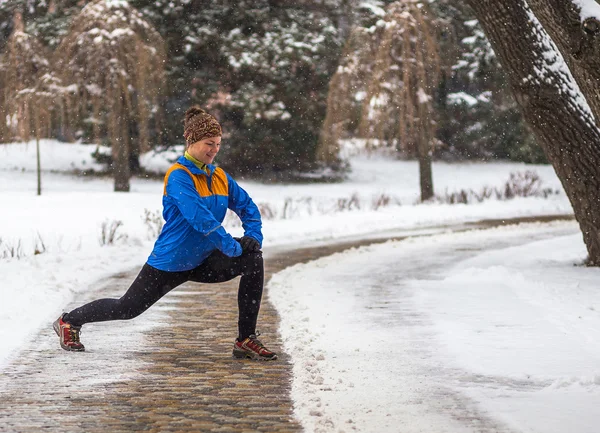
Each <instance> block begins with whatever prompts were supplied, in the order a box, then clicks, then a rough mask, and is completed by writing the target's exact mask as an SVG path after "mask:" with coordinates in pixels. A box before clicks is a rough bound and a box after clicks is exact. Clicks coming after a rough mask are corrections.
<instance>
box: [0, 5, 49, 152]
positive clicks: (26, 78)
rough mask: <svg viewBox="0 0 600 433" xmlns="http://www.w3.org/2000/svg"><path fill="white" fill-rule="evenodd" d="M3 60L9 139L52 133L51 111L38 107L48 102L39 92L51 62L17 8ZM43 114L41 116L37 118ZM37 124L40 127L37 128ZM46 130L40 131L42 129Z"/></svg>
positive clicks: (2, 111) (4, 114)
mask: <svg viewBox="0 0 600 433" xmlns="http://www.w3.org/2000/svg"><path fill="white" fill-rule="evenodd" d="M3 57H4V60H3V62H2V73H1V75H2V76H1V77H0V80H1V81H2V82H1V84H2V87H1V88H2V89H3V92H2V93H3V94H2V96H1V98H2V99H3V101H2V109H0V115H2V123H3V126H4V132H3V131H2V128H0V134H2V135H4V136H5V138H8V139H17V140H25V141H27V140H29V139H30V138H31V136H32V134H33V133H34V132H35V133H36V135H41V136H47V135H48V134H49V124H50V116H51V113H50V111H44V112H41V111H40V110H38V109H37V108H38V107H39V106H40V104H43V103H44V102H45V101H44V100H43V99H44V96H42V95H43V92H41V91H40V81H41V78H42V77H43V76H44V75H46V74H47V73H48V72H49V67H50V65H49V61H48V56H47V51H46V49H45V47H44V46H43V45H42V44H41V43H40V42H39V41H38V40H37V39H36V38H35V37H33V36H31V35H29V34H27V33H25V30H24V24H23V18H22V14H21V12H20V11H16V12H15V15H14V18H13V32H12V33H11V35H10V37H9V39H8V42H7V46H6V52H5V54H4V56H3ZM37 116H40V117H41V118H40V117H37ZM36 126H37V128H36ZM42 126H45V129H44V130H43V132H42V131H40V128H41V127H42Z"/></svg>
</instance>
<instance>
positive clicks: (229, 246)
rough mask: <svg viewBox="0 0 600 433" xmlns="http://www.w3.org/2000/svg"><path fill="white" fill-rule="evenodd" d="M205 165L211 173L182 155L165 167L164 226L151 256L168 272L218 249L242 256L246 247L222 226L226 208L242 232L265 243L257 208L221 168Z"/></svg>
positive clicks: (186, 267) (154, 263)
mask: <svg viewBox="0 0 600 433" xmlns="http://www.w3.org/2000/svg"><path fill="white" fill-rule="evenodd" d="M207 167H208V169H209V171H210V174H207V173H206V172H205V171H203V170H201V169H199V168H198V167H196V165H195V164H194V163H193V162H191V161H188V160H187V159H186V158H184V157H183V156H182V157H180V158H179V159H178V160H177V162H176V163H175V164H174V165H173V166H172V167H171V168H170V169H169V170H168V171H167V174H166V175H165V186H164V193H163V217H164V219H165V225H164V226H163V229H162V232H161V233H160V235H159V237H158V239H157V240H156V243H155V244H154V249H153V250H152V253H151V254H150V257H149V258H148V264H149V265H150V266H153V267H155V268H157V269H160V270H161V271H168V272H176V271H187V270H190V269H194V268H195V267H196V266H198V265H199V264H200V263H202V262H203V261H204V260H205V259H206V258H207V257H208V256H209V255H210V254H211V253H212V252H213V251H215V250H221V251H222V252H223V253H224V254H225V255H227V256H229V257H237V256H240V255H241V254H242V247H241V246H240V244H239V243H238V242H237V241H236V240H235V239H233V237H231V235H230V234H229V233H227V232H226V231H225V229H224V228H223V226H222V225H221V223H222V222H223V220H224V219H225V214H226V213H227V209H228V208H229V209H231V210H232V211H234V212H235V213H236V214H237V215H238V216H239V217H240V219H241V220H242V227H243V228H244V235H245V236H251V237H253V238H254V239H256V240H257V241H258V242H259V243H260V244H261V245H262V240H263V236H262V232H261V228H262V221H261V218H260V212H259V210H258V207H257V206H256V205H255V204H254V202H253V201H252V199H251V198H250V196H249V195H248V193H247V192H246V191H244V190H243V189H242V188H241V187H240V186H239V185H238V184H237V182H235V181H234V180H233V178H232V177H231V176H229V174H227V173H226V172H225V171H224V170H223V169H221V168H218V167H215V166H214V165H208V166H207Z"/></svg>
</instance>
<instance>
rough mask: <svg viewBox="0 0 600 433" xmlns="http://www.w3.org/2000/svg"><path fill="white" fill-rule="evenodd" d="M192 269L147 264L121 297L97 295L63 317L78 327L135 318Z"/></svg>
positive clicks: (177, 284)
mask: <svg viewBox="0 0 600 433" xmlns="http://www.w3.org/2000/svg"><path fill="white" fill-rule="evenodd" d="M188 276H189V271H186V272H165V271H160V270H158V269H156V268H153V267H152V266H150V265H148V264H145V265H144V267H143V268H142V270H141V271H140V273H139V275H138V276H137V278H136V279H135V281H134V282H133V283H132V284H131V287H129V289H128V290H127V292H126V293H125V294H124V295H123V296H122V297H121V298H119V299H98V300H96V301H92V302H90V303H89V304H85V305H83V306H81V307H79V308H76V309H74V310H73V311H71V312H70V313H67V314H65V315H64V316H63V321H65V322H67V323H69V324H71V325H73V326H76V327H79V326H82V325H84V324H86V323H90V322H104V321H107V320H127V319H133V318H134V317H137V316H139V315H140V314H142V313H143V312H144V311H146V310H147V309H148V308H150V306H152V305H153V304H154V303H155V302H156V301H158V300H159V299H160V298H162V297H163V296H164V295H166V294H167V293H168V292H169V291H171V290H172V289H174V288H175V287H177V286H179V285H180V284H183V283H184V282H186V281H187V280H188Z"/></svg>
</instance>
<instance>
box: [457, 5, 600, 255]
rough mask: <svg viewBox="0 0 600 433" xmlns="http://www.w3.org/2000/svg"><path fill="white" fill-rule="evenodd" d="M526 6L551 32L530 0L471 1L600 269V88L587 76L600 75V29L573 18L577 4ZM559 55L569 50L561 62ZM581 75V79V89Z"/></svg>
mask: <svg viewBox="0 0 600 433" xmlns="http://www.w3.org/2000/svg"><path fill="white" fill-rule="evenodd" d="M529 1H530V2H531V4H532V5H534V7H535V8H536V11H537V12H539V14H540V15H539V16H540V18H541V19H542V21H544V22H545V23H546V25H547V26H548V27H547V29H548V31H546V27H545V26H543V25H542V24H541V23H540V21H539V20H538V16H537V15H536V14H534V12H533V11H532V10H531V9H530V7H529V4H528V2H527V1H526V0H468V3H469V4H470V6H471V7H472V8H473V10H474V12H475V14H476V15H477V17H478V19H479V21H480V23H481V25H482V27H483V29H484V31H485V32H486V35H487V36H488V38H489V40H490V42H491V44H492V47H493V48H494V51H495V52H496V54H497V55H498V57H499V59H500V61H501V63H502V65H503V67H504V69H505V70H506V72H507V74H508V77H509V80H510V84H511V87H512V89H513V93H514V95H515V99H516V100H517V102H518V103H519V105H520V106H521V108H522V110H523V113H524V116H525V119H526V121H527V122H528V124H529V125H530V126H531V129H532V131H533V132H534V134H535V136H536V138H537V141H538V143H539V144H540V146H541V147H542V148H543V149H544V152H545V153H546V156H547V157H548V160H549V161H550V162H551V163H552V166H553V167H554V170H555V171H556V174H557V175H558V177H559V179H560V180H561V182H562V185H563V187H564V189H565V191H566V193H567V196H568V197H569V200H570V202H571V205H572V206H573V210H574V213H575V218H576V219H577V221H578V222H579V225H580V228H581V231H582V234H583V240H584V242H585V244H586V247H587V251H588V255H589V256H588V263H589V264H590V265H594V266H599V265H600V131H599V129H598V123H597V119H598V117H597V116H596V117H595V116H594V114H595V113H596V112H597V108H595V107H596V106H597V104H598V89H599V87H598V81H597V79H596V80H590V79H589V77H593V76H595V74H598V70H597V69H596V66H594V65H596V64H597V62H598V58H597V56H595V57H594V54H593V53H596V52H597V51H596V50H597V46H598V45H597V44H598V41H597V39H596V38H595V35H596V33H597V27H596V24H595V23H594V22H593V21H590V20H579V21H578V20H577V19H576V15H573V13H574V12H580V7H579V6H576V4H578V3H579V2H572V1H568V0H562V1H553V0H544V2H543V3H544V4H542V2H537V1H536V0H529ZM549 33H550V34H552V35H553V36H554V38H555V39H554V38H552V37H551V36H550V34H549ZM555 41H556V42H555ZM557 45H558V46H557ZM559 47H562V49H561V50H559ZM561 51H563V52H564V53H566V54H565V56H564V57H563V55H561ZM590 54H592V55H591V56H590ZM588 56H590V57H588ZM586 57H588V60H587V61H586V60H585V58H586ZM568 66H570V67H571V69H570V68H569V67H568ZM571 70H572V71H573V74H572V73H571ZM574 77H575V78H574ZM576 78H577V79H578V80H579V81H581V80H582V79H583V81H581V87H580V86H578V83H577V81H576ZM584 81H585V82H584ZM584 95H585V97H584ZM588 102H589V105H588Z"/></svg>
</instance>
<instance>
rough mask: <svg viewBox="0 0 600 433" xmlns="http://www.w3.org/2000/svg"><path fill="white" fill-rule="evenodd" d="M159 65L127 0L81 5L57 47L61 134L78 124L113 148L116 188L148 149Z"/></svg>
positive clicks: (151, 33) (148, 34) (155, 38)
mask: <svg viewBox="0 0 600 433" xmlns="http://www.w3.org/2000/svg"><path fill="white" fill-rule="evenodd" d="M164 63H165V46H164V41H163V39H162V38H161V36H160V35H159V33H158V32H157V31H156V30H155V29H154V28H153V27H152V26H151V25H150V24H149V23H148V22H147V21H145V20H144V19H143V17H142V15H141V14H140V13H139V12H138V11H137V10H135V9H134V8H132V7H131V6H130V5H129V3H128V2H126V1H117V0H94V1H92V2H90V3H88V4H87V5H86V6H85V7H84V8H83V9H82V11H81V12H80V13H79V15H78V16H77V17H75V19H74V21H73V23H72V25H71V27H70V29H69V33H68V34H67V36H66V37H65V38H64V40H63V41H62V42H61V44H60V45H59V46H58V48H57V51H56V57H55V70H56V72H57V75H58V76H59V78H60V80H61V82H62V89H63V92H62V94H63V97H62V100H61V109H60V111H61V115H60V121H61V125H62V128H63V130H64V131H65V136H67V137H68V136H69V135H73V134H74V133H75V131H76V130H78V129H80V128H84V129H87V130H88V131H89V135H90V136H91V138H92V140H93V141H94V142H96V143H100V142H101V140H102V138H104V137H105V138H106V141H107V142H108V143H109V144H110V146H111V147H112V161H113V163H112V171H113V174H114V179H115V186H114V189H115V191H129V178H130V176H131V170H132V169H136V168H137V167H139V161H138V156H139V155H140V153H141V152H144V151H146V150H148V149H149V136H150V124H151V122H152V121H155V122H156V121H158V114H157V113H158V112H159V97H160V95H161V93H162V86H163V85H164V80H163V76H164ZM132 136H133V138H134V139H133V140H132Z"/></svg>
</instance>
